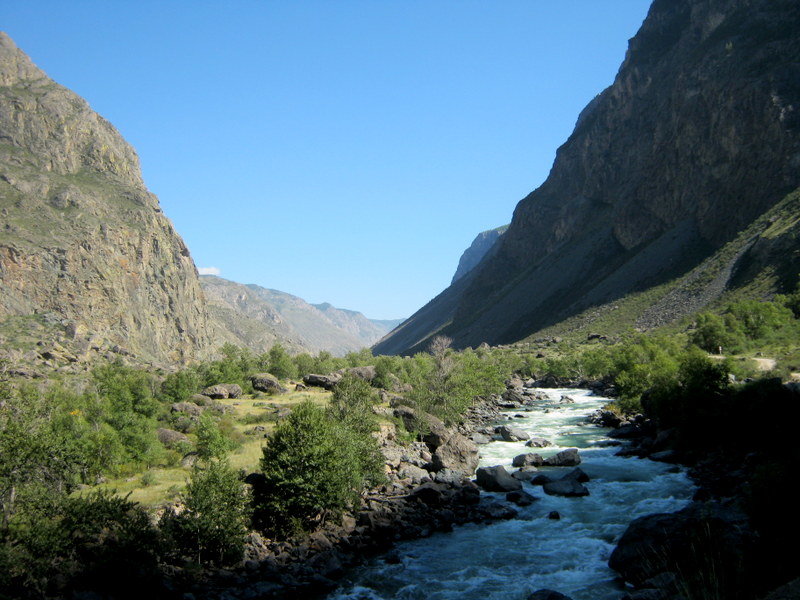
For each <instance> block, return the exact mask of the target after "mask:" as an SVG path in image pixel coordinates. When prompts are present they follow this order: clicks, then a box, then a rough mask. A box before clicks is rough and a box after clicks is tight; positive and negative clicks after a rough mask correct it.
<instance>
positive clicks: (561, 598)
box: [528, 590, 572, 600]
mask: <svg viewBox="0 0 800 600" xmlns="http://www.w3.org/2000/svg"><path fill="white" fill-rule="evenodd" d="M528 600H572V599H571V598H570V597H569V596H565V595H564V594H561V593H559V592H554V591H553V590H538V591H535V592H533V593H532V594H531V595H530V596H528Z"/></svg>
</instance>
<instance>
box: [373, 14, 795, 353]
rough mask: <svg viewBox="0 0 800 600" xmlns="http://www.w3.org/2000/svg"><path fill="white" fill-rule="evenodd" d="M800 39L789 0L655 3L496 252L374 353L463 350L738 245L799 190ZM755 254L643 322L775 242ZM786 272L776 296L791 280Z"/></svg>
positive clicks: (740, 272)
mask: <svg viewBox="0 0 800 600" xmlns="http://www.w3.org/2000/svg"><path fill="white" fill-rule="evenodd" d="M798 30H800V5H798V4H797V2H794V1H793V0H752V1H744V0H656V1H655V2H654V3H653V5H652V7H651V9H650V12H649V14H648V17H647V18H646V20H645V22H644V23H643V25H642V27H641V29H640V30H639V32H638V33H637V34H636V36H635V37H634V38H633V39H632V40H631V41H630V46H629V50H628V53H627V56H626V58H625V61H624V63H623V64H622V66H621V68H620V70H619V73H618V74H617V77H616V79H615V81H614V83H613V85H611V86H610V87H609V88H608V89H606V90H605V91H604V92H603V93H602V94H600V95H599V96H598V97H597V98H596V99H595V100H593V101H592V102H591V103H590V104H589V106H587V108H586V109H585V110H584V111H583V113H582V114H581V115H580V117H579V119H578V121H577V124H576V127H575V130H574V132H573V133H572V135H571V136H570V138H569V139H568V140H567V142H566V143H565V144H564V145H563V146H562V147H561V148H560V149H559V150H558V153H557V156H556V160H555V163H554V165H553V168H552V170H551V172H550V175H549V177H548V178H547V180H546V181H545V183H544V184H543V185H542V186H541V187H539V188H538V189H537V190H535V191H534V192H532V193H531V194H530V195H529V196H527V197H526V198H524V199H523V200H522V201H521V202H520V203H519V204H518V206H517V208H516V210H515V211H514V218H513V220H512V222H511V225H510V226H509V229H508V231H507V232H506V233H505V234H504V235H503V236H502V238H501V239H500V241H499V242H498V244H497V246H496V248H495V249H494V250H493V251H492V253H491V256H488V257H486V259H485V260H484V261H483V262H482V263H481V264H480V265H479V266H478V267H476V268H475V269H474V270H473V271H471V272H470V273H468V274H467V275H465V276H464V277H462V278H461V279H458V280H456V281H455V282H454V283H453V284H452V285H451V286H450V287H449V288H448V289H447V290H445V291H444V292H442V293H441V294H440V295H439V296H437V297H436V298H434V299H433V300H432V301H431V302H430V303H429V304H428V305H426V306H425V307H423V308H422V309H420V310H419V311H418V312H417V313H416V314H415V315H414V316H412V317H411V318H410V319H409V320H408V321H406V322H405V323H403V324H402V325H401V326H400V327H398V328H397V329H396V330H395V331H394V332H393V333H392V334H391V335H389V336H387V337H386V338H384V339H383V340H382V341H381V342H380V343H379V344H377V345H376V346H375V350H376V352H378V353H384V354H392V353H395V354H396V353H409V352H413V351H416V350H418V349H420V348H424V347H425V345H426V344H427V343H428V340H429V338H430V337H431V336H432V335H434V334H443V335H448V336H450V337H451V338H453V340H454V344H455V346H456V347H465V346H473V347H474V346H477V345H479V344H480V343H482V342H489V343H491V344H502V343H510V342H514V341H517V340H519V339H521V338H524V337H526V336H527V335H530V334H532V333H534V332H536V331H539V330H542V329H545V328H547V327H549V326H553V325H555V324H557V323H560V322H561V321H563V320H565V319H566V318H568V317H570V316H573V315H576V314H579V313H582V312H583V311H585V310H589V309H590V308H594V309H597V310H599V308H598V307H606V308H605V310H609V311H610V310H613V308H614V305H615V302H617V301H618V300H620V299H622V298H625V297H626V296H627V295H630V294H635V293H638V292H641V291H644V290H648V289H652V288H654V287H656V286H658V285H660V284H663V283H666V282H671V281H673V280H674V279H676V278H679V277H681V276H683V275H684V274H686V273H689V272H690V271H691V270H692V269H693V268H694V267H696V266H697V265H699V264H701V263H702V262H703V260H704V259H706V258H707V257H709V256H711V255H713V254H714V253H715V252H716V251H717V250H719V249H721V248H722V247H723V246H724V245H725V244H726V243H727V242H729V241H731V240H733V239H734V238H735V237H736V235H737V234H738V233H739V232H741V231H743V230H745V229H746V228H747V227H748V226H749V225H750V224H752V223H753V222H754V221H755V220H756V219H758V218H759V216H760V215H762V214H764V213H765V212H766V211H768V210H769V209H771V208H772V207H773V206H775V205H776V204H778V203H779V202H780V201H781V200H782V199H783V198H785V197H786V195H787V194H789V193H790V192H792V191H793V190H795V189H797V188H798V186H799V185H800V169H798V165H800V83H798V82H800V63H798V61H797V60H796V57H797V56H798V55H800V37H798V35H797V31H798ZM776 233H779V232H776ZM784 242H785V243H786V244H789V246H788V247H783V249H782V251H781V252H774V253H773V254H774V256H776V257H778V258H780V257H781V256H784V257H792V256H794V257H795V259H794V260H796V256H797V250H798V248H797V237H796V236H794V237H793V238H792V239H790V240H783V241H782V242H781V243H784ZM756 245H757V246H760V249H761V251H758V250H759V249H758V248H755V247H750V246H749V245H747V244H744V245H743V246H742V248H741V254H739V255H736V256H734V257H733V258H731V257H728V258H729V259H730V261H731V262H730V264H726V265H725V268H724V269H722V270H721V271H720V272H718V273H711V275H712V276H711V277H710V278H709V279H708V281H705V280H704V279H702V278H701V279H699V280H698V281H696V282H695V284H696V285H695V286H694V288H693V289H695V293H694V295H692V293H690V290H687V293H686V294H683V295H682V296H681V297H680V298H676V297H671V296H666V297H665V298H664V299H663V300H664V302H663V304H662V305H659V306H658V310H657V312H658V314H657V315H655V316H654V317H653V318H648V319H647V323H653V324H657V323H658V321H659V319H660V318H661V317H662V316H663V317H664V318H666V319H667V320H669V319H675V318H678V317H680V316H682V315H683V314H687V312H686V311H687V310H692V311H693V310H697V309H699V308H701V307H702V304H703V302H708V301H710V300H711V299H713V298H714V297H718V296H719V295H720V294H721V293H722V292H723V291H724V290H725V289H726V287H729V286H738V285H742V284H743V283H745V282H746V281H742V277H745V280H746V274H747V272H748V271H747V266H748V265H750V264H751V263H752V262H753V261H754V260H757V259H759V258H762V257H763V256H765V255H764V253H763V252H762V251H766V252H767V253H768V252H769V251H770V250H769V249H770V248H773V247H775V245H776V243H775V242H773V241H771V240H770V239H767V240H764V241H763V242H762V243H759V244H756ZM778 245H780V244H778ZM784 245H785V244H784ZM789 271H791V269H789V270H788V271H787V272H789ZM789 274H790V275H791V281H775V282H774V286H775V289H781V287H782V286H787V285H792V286H793V285H794V283H795V281H796V269H794V273H793V274H792V273H789ZM717 275H719V277H720V278H721V279H720V280H719V281H717V279H715V278H716V277H717ZM750 276H751V277H752V276H753V275H752V274H751V275H750ZM717 284H718V285H717ZM698 286H700V287H703V286H705V287H704V288H703V289H704V290H705V288H708V290H709V293H708V294H700V295H699V296H698V294H697V293H696V289H697V288H698ZM715 286H716V287H715ZM689 287H691V286H689ZM698 299H699V300H698ZM682 300H685V301H686V305H685V306H683V305H682V304H681V301H682ZM651 302H652V300H651ZM646 308H647V306H645V308H641V307H640V308H639V309H638V310H639V311H640V312H643V311H646ZM647 323H645V325H647Z"/></svg>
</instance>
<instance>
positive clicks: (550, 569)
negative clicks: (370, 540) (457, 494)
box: [329, 389, 694, 600]
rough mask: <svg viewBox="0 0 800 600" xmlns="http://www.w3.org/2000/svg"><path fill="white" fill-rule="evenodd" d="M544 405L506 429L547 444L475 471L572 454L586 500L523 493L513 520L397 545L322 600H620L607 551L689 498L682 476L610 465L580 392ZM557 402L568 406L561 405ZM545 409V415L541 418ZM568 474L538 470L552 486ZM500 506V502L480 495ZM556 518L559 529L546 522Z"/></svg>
mask: <svg viewBox="0 0 800 600" xmlns="http://www.w3.org/2000/svg"><path fill="white" fill-rule="evenodd" d="M538 391H540V392H545V393H546V394H547V395H548V397H549V398H550V401H549V402H548V401H541V402H537V404H536V405H535V408H534V409H533V410H531V411H530V412H522V411H521V410H516V411H515V410H512V411H508V412H507V415H508V416H512V415H515V414H524V415H525V418H522V419H517V418H515V419H512V420H511V421H510V422H509V423H510V424H513V425H514V426H516V427H519V428H520V429H523V430H525V431H526V432H528V433H529V434H531V436H536V437H544V438H546V439H548V440H550V441H551V442H553V443H554V444H555V446H553V447H549V448H527V447H525V443H524V442H492V443H490V444H486V445H483V446H480V449H481V465H487V466H488V465H497V464H504V465H510V464H511V461H512V459H513V457H514V456H516V455H517V454H523V453H525V452H537V453H539V454H541V455H542V456H545V457H547V456H551V455H553V454H555V453H556V452H558V451H560V450H563V449H564V448H580V454H581V459H582V462H581V468H582V469H583V470H584V471H586V473H587V474H588V475H589V476H590V477H591V481H590V482H588V483H587V484H586V486H587V487H588V488H589V491H590V495H589V496H586V497H583V498H562V497H558V496H547V495H546V494H544V493H543V492H542V490H541V488H540V487H537V486H531V485H530V484H527V483H526V484H524V489H525V490H526V491H527V492H529V493H531V494H533V495H534V496H537V497H538V498H539V500H537V501H536V502H534V503H533V504H532V505H531V506H528V507H525V508H520V509H518V510H519V515H518V516H517V517H516V518H515V519H511V520H509V521H502V522H498V523H493V524H490V525H484V524H470V525H465V526H463V527H457V528H455V529H454V530H453V531H452V532H448V533H439V534H435V535H433V536H431V537H429V538H425V539H420V540H412V541H408V542H403V543H401V544H398V545H397V547H396V551H397V554H399V556H400V557H401V562H400V563H399V564H393V565H390V564H387V563H386V562H384V561H383V560H382V559H381V558H376V559H373V560H372V561H370V562H369V563H368V564H367V565H365V566H364V567H361V568H359V569H356V570H355V571H354V572H353V573H352V574H351V575H350V577H348V578H347V579H346V580H345V581H344V582H343V583H342V585H341V586H340V587H339V589H338V590H336V591H335V592H333V593H332V594H331V595H330V596H329V599H330V600H515V599H520V600H523V599H525V598H527V596H528V594H530V593H531V592H533V591H535V590H537V589H541V588H549V589H554V590H557V591H559V592H561V593H563V594H566V595H568V596H570V597H572V598H573V599H574V600H616V599H617V598H619V596H620V595H621V592H622V588H621V587H620V584H619V583H618V582H617V581H616V574H615V573H614V572H613V571H612V570H611V569H609V568H608V565H607V562H608V558H609V556H610V554H611V551H612V550H613V549H614V544H615V542H616V540H617V539H619V536H620V535H622V533H623V532H624V531H625V528H626V527H627V525H628V523H630V522H631V521H632V520H633V519H635V518H637V517H640V516H643V515H646V514H651V513H654V512H672V511H675V510H679V509H680V508H682V507H683V506H685V504H686V503H687V502H688V501H689V500H690V498H691V496H692V493H693V491H694V488H693V486H692V484H691V482H690V481H689V479H688V477H687V476H686V474H685V472H683V471H682V470H678V469H676V468H675V467H673V466H671V465H667V464H663V463H657V462H653V461H650V460H643V459H637V458H621V457H617V456H614V453H615V452H616V451H617V448H615V447H607V446H602V443H603V442H606V441H608V439H607V438H606V437H605V433H606V432H607V430H606V429H601V428H598V427H596V426H593V425H586V424H585V419H586V417H587V416H588V415H589V414H590V413H591V412H593V411H594V410H596V409H597V408H599V407H600V406H602V405H603V404H605V403H606V402H608V399H607V398H601V397H598V396H593V395H592V394H591V392H588V391H586V390H574V389H555V390H553V389H548V390H538ZM562 395H568V396H570V397H571V398H573V399H574V400H575V402H574V403H572V404H561V403H559V400H560V398H561V396H562ZM546 409H549V412H545V410H546ZM567 470H568V469H564V468H562V469H546V468H544V469H542V471H543V472H546V473H547V472H550V473H553V474H554V475H557V476H559V475H560V474H563V473H565V472H566V471H567ZM483 495H484V496H486V497H487V498H488V497H494V498H497V499H499V500H502V501H504V494H490V493H484V494H483ZM554 510H555V511H558V512H559V513H560V514H561V519H560V520H550V519H548V518H547V514H548V513H549V512H550V511H554Z"/></svg>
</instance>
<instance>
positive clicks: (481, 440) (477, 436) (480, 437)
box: [469, 431, 492, 444]
mask: <svg viewBox="0 0 800 600" xmlns="http://www.w3.org/2000/svg"><path fill="white" fill-rule="evenodd" d="M469 437H470V439H472V441H473V442H475V443H476V444H488V443H489V442H491V441H492V438H490V437H489V436H488V435H484V434H482V433H478V432H477V431H476V432H474V433H473V434H472V435H470V436H469Z"/></svg>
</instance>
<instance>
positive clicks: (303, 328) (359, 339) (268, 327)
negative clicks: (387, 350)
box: [200, 275, 394, 355]
mask: <svg viewBox="0 0 800 600" xmlns="http://www.w3.org/2000/svg"><path fill="white" fill-rule="evenodd" d="M200 281H201V283H202V286H203V290H204V291H205V294H206V297H207V298H208V303H209V309H210V311H211V316H212V327H213V328H214V332H215V333H214V337H215V339H217V340H221V341H227V342H230V343H233V344H236V345H238V346H245V347H247V348H250V349H251V350H253V351H254V352H265V351H266V350H268V349H269V348H270V347H271V346H272V345H273V344H274V343H276V342H279V343H281V344H283V345H285V346H286V347H287V348H288V349H289V350H292V351H295V352H302V351H309V352H314V353H316V352H319V351H320V350H326V351H328V352H331V353H333V354H336V355H343V354H346V353H348V352H353V351H357V350H360V349H362V348H366V347H369V346H370V345H371V344H374V343H375V342H376V341H377V340H379V339H380V338H381V337H382V336H383V335H385V334H386V333H387V332H388V331H389V329H390V324H392V323H394V322H391V321H390V322H387V323H386V324H383V323H382V322H380V321H377V322H374V321H370V320H369V319H367V318H366V317H365V316H364V315H362V314H361V313H360V312H356V311H352V310H344V309H339V308H335V307H333V306H332V305H331V304H328V303H324V304H309V303H308V302H306V301H305V300H303V299H302V298H298V297H297V296H293V295H291V294H287V293H285V292H280V291H278V290H270V289H267V288H263V287H261V286H258V285H253V284H250V285H244V284H241V283H236V282H233V281H228V280H227V279H223V278H221V277H215V276H213V275H203V276H201V278H200Z"/></svg>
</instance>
